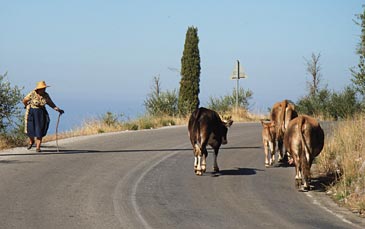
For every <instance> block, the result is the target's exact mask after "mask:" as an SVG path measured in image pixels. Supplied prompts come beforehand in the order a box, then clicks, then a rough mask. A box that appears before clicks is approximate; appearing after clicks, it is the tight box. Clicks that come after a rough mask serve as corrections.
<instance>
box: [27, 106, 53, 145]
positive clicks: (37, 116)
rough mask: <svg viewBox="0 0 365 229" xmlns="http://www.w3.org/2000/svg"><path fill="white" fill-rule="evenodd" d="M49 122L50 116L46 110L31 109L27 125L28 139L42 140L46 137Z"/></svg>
mask: <svg viewBox="0 0 365 229" xmlns="http://www.w3.org/2000/svg"><path fill="white" fill-rule="evenodd" d="M49 121H50V119H49V115H48V112H47V110H46V109H45V108H30V109H29V113H28V117H27V124H26V125H27V135H28V137H33V138H34V137H36V138H42V137H44V136H46V134H47V131H48V127H49Z"/></svg>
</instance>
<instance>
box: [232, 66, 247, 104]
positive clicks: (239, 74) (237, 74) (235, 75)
mask: <svg viewBox="0 0 365 229" xmlns="http://www.w3.org/2000/svg"><path fill="white" fill-rule="evenodd" d="M246 77H247V75H246V74H245V73H244V71H243V68H241V67H240V61H239V60H237V63H236V66H235V67H234V69H233V72H232V75H231V79H232V80H234V79H235V80H236V111H238V90H239V80H240V79H244V78H246Z"/></svg>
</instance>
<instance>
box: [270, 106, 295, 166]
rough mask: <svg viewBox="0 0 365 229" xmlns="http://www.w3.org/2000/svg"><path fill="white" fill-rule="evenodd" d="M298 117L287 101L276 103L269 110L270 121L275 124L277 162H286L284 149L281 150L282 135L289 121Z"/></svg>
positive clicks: (293, 107)
mask: <svg viewBox="0 0 365 229" xmlns="http://www.w3.org/2000/svg"><path fill="white" fill-rule="evenodd" d="M295 117H298V113H297V112H296V111H295V106H294V104H293V103H292V102H290V101H289V100H283V101H282V102H277V103H275V104H274V106H273V107H272V109H271V114H270V119H271V121H273V122H275V132H276V141H277V142H278V151H279V156H278V161H283V160H284V161H285V160H287V157H286V156H287V155H286V154H285V149H284V148H283V139H284V133H285V131H286V129H287V128H288V125H289V122H290V120H292V119H293V118H295Z"/></svg>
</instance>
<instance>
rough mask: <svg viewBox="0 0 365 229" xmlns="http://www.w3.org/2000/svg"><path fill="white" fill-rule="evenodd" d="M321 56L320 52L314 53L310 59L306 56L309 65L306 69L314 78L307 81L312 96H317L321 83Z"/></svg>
mask: <svg viewBox="0 0 365 229" xmlns="http://www.w3.org/2000/svg"><path fill="white" fill-rule="evenodd" d="M320 57H321V54H320V53H318V54H317V55H316V54H314V53H312V56H311V59H310V60H308V59H306V58H304V59H305V61H306V65H307V68H306V71H307V73H308V74H309V75H311V77H312V80H311V81H309V82H307V84H308V88H309V95H310V96H315V95H316V94H317V93H318V91H319V84H320V83H321V78H322V75H321V73H320V71H321V66H320V63H319V58H320Z"/></svg>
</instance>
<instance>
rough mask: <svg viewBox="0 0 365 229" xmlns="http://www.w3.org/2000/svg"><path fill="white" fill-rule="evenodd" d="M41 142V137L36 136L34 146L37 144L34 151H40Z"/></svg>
mask: <svg viewBox="0 0 365 229" xmlns="http://www.w3.org/2000/svg"><path fill="white" fill-rule="evenodd" d="M41 144H42V138H37V140H36V146H37V148H36V151H37V152H40V151H41Z"/></svg>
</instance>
